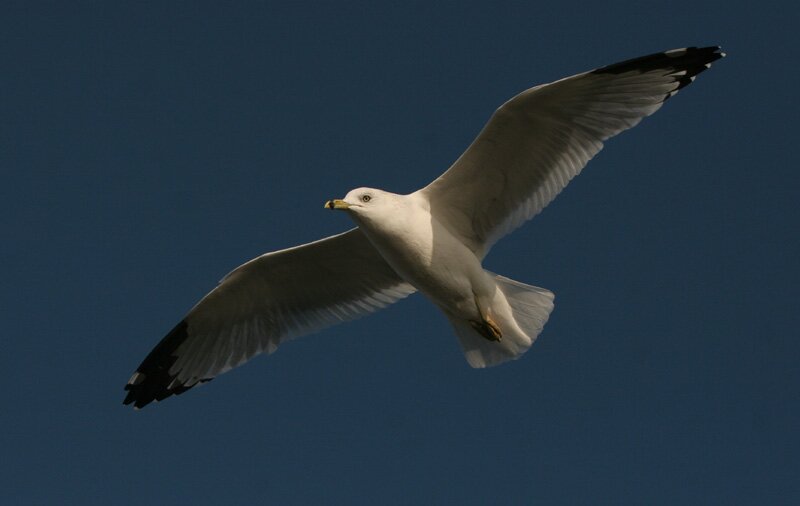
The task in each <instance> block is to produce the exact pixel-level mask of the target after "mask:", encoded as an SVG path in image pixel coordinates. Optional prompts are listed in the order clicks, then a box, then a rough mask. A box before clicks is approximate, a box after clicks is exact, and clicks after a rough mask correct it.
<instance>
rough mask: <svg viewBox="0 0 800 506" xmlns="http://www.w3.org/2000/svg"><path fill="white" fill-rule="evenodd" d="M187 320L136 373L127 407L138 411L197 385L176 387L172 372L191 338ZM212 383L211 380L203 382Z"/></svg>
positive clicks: (146, 359) (130, 387)
mask: <svg viewBox="0 0 800 506" xmlns="http://www.w3.org/2000/svg"><path fill="white" fill-rule="evenodd" d="M187 330H188V324H187V323H186V320H183V321H181V322H180V323H179V324H178V325H176V326H175V328H173V329H172V330H171V331H170V332H169V333H168V334H167V335H166V336H165V337H164V339H162V340H161V341H160V342H159V343H158V345H156V347H155V348H153V351H151V352H150V353H149V354H148V355H147V357H146V358H145V359H144V361H143V362H142V363H141V365H140V366H139V367H138V368H137V369H136V372H135V373H134V374H133V376H131V379H130V380H128V384H127V385H125V390H126V391H127V392H128V394H127V395H126V396H125V400H124V401H122V403H123V404H124V405H129V404H133V407H134V408H136V409H140V408H143V407H145V406H147V405H148V404H150V403H151V402H153V401H160V400H163V399H166V398H167V397H170V396H172V395H180V394H182V393H183V392H185V391H187V390H189V389H190V388H192V387H193V386H194V385H196V384H197V383H193V384H191V385H188V386H187V385H180V384H179V385H173V384H172V383H173V381H174V380H175V375H174V374H170V372H169V370H170V368H171V367H172V365H173V364H174V363H175V360H177V357H176V356H175V355H174V353H175V351H176V350H177V349H178V347H179V346H180V345H181V344H183V342H184V341H186V339H187V338H188V337H189V334H188V332H187ZM207 381H211V378H208V379H203V380H201V381H200V382H201V383H202V382H207Z"/></svg>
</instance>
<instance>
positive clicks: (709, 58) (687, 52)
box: [592, 46, 725, 100]
mask: <svg viewBox="0 0 800 506" xmlns="http://www.w3.org/2000/svg"><path fill="white" fill-rule="evenodd" d="M724 57H725V53H723V52H722V51H721V48H720V47H719V46H707V47H684V48H681V49H673V50H671V51H664V52H662V53H654V54H651V55H647V56H642V57H639V58H633V59H631V60H625V61H623V62H619V63H614V64H612V65H607V66H605V67H601V68H599V69H597V70H594V71H592V73H593V74H624V73H626V72H641V73H644V72H652V71H657V70H665V71H667V73H668V74H674V75H675V80H676V81H677V82H678V87H677V88H675V89H674V90H672V91H671V92H670V93H669V94H667V96H666V97H665V98H664V100H666V99H668V98H669V97H671V96H672V95H674V94H675V93H677V92H678V90H680V89H681V88H684V87H685V86H688V85H689V84H690V83H691V82H692V81H694V78H695V76H697V75H698V74H699V73H701V72H703V71H704V70H706V69H708V68H710V67H711V64H712V63H713V62H715V61H717V60H719V59H720V58H724ZM681 72H683V74H678V73H681Z"/></svg>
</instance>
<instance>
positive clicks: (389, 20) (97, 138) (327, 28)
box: [0, 1, 800, 505]
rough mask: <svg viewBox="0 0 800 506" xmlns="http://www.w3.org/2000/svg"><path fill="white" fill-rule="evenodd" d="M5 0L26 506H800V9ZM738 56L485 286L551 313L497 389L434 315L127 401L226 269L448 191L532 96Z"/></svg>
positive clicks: (394, 314) (18, 462) (328, 334)
mask: <svg viewBox="0 0 800 506" xmlns="http://www.w3.org/2000/svg"><path fill="white" fill-rule="evenodd" d="M750 5H751V4H746V3H740V4H736V3H733V4H732V3H730V2H704V1H700V2H695V3H692V4H687V5H683V6H682V5H678V4H674V3H658V4H649V3H646V2H611V3H591V4H586V5H575V4H573V3H568V4H563V5H562V4H559V3H557V2H554V3H550V4H543V3H538V4H537V3H530V2H519V3H506V2H485V3H451V2H406V3H402V4H399V3H398V4H395V3H391V4H388V3H387V4H384V3H381V2H366V3H356V2H348V3H347V4H346V5H342V4H341V3H333V2H330V3H305V4H303V3H295V4H291V5H288V3H284V2H280V3H275V4H272V3H268V2H267V3H255V2H241V3H236V4H235V5H231V4H230V3H223V2H220V3H209V2H190V3H189V2H187V3H173V4H170V5H165V3H161V2H151V3H145V4H136V5H133V4H131V5H128V4H125V3H121V2H119V3H114V4H112V3H103V2H75V3H72V2H71V3H63V2H53V3H36V2H9V3H6V4H4V9H3V15H2V17H1V18H2V19H1V20H0V23H2V31H0V33H3V44H2V49H0V62H2V65H3V69H4V71H3V77H2V78H0V96H2V100H0V107H2V110H1V111H0V118H1V119H0V167H2V171H3V175H4V177H3V181H4V183H3V184H2V185H0V206H2V208H0V211H2V213H0V216H1V217H0V223H1V224H2V230H3V235H4V237H6V240H5V241H3V244H2V247H1V248H0V255H2V257H0V258H1V259H2V263H3V265H4V266H5V273H4V276H3V277H4V281H3V286H4V289H3V290H2V292H0V294H1V295H0V296H1V297H2V301H0V302H1V303H0V308H1V309H0V311H2V315H3V322H4V326H5V328H6V332H5V336H4V338H3V341H2V343H3V344H2V346H3V353H2V354H0V365H2V369H1V370H2V371H3V372H2V376H1V377H2V379H3V384H4V386H5V388H3V389H2V393H0V401H1V402H2V415H0V428H1V429H2V430H0V437H1V438H2V439H0V442H2V446H3V449H4V451H3V454H4V457H5V458H3V459H2V463H0V484H2V487H0V497H3V498H4V500H3V502H4V503H7V504H47V503H50V504H119V505H124V504H147V503H148V502H149V503H157V504H161V503H175V504H243V503H253V502H255V503H270V504H319V503H328V504H374V503H380V504H411V503H425V502H433V503H439V504H442V503H449V504H488V503H500V504H599V503H606V504H681V503H690V504H755V503H769V504H796V503H797V502H798V501H799V500H800V485H799V484H800V462H799V461H798V455H800V444H799V443H800V438H798V435H797V430H796V429H797V423H798V422H797V420H798V415H800V397H799V396H798V387H800V372H799V371H798V365H797V363H798V356H800V344H798V340H797V329H798V327H800V321H798V320H799V318H798V311H797V306H798V302H799V301H800V300H799V299H798V293H797V286H798V284H799V283H798V282H800V279H798V278H800V276H798V262H797V259H798V258H799V257H800V241H799V240H798V233H797V231H798V230H800V219H799V218H800V216H798V215H799V214H800V213H799V212H798V205H797V196H798V189H800V188H799V187H800V176H798V173H797V164H796V162H795V160H794V157H792V158H791V159H790V155H789V153H790V148H793V147H794V146H792V145H791V144H790V143H792V142H794V141H795V140H796V137H797V133H798V129H797V127H796V120H797V114H796V107H795V105H794V104H795V103H796V100H797V94H796V88H797V85H798V78H797V73H796V71H795V70H794V67H795V63H794V62H796V61H797V60H798V56H800V55H798V44H797V40H796V36H795V31H796V30H795V29H796V27H795V26H794V25H795V23H794V22H793V21H794V20H795V19H797V11H796V9H797V7H796V6H794V5H793V4H790V3H788V2H787V3H785V4H784V5H775V7H774V8H769V9H768V8H766V6H761V7H759V8H758V9H756V7H753V6H750ZM713 44H720V45H722V46H723V48H724V50H725V51H726V52H727V53H728V58H726V59H725V60H722V61H720V62H718V64H716V65H715V66H714V68H713V69H711V70H710V71H708V72H707V73H704V74H703V75H701V76H700V77H699V78H698V79H697V81H696V82H695V83H694V84H693V85H692V86H690V87H689V88H687V89H686V90H684V91H682V92H681V93H680V94H679V95H678V96H677V97H675V98H674V99H673V100H670V101H669V103H667V104H666V106H665V107H664V108H663V109H662V110H660V111H659V112H658V113H656V115H655V116H653V117H651V118H649V119H647V120H645V121H644V122H643V123H642V124H640V125H639V126H638V127H636V128H635V129H634V130H632V131H629V132H627V133H625V134H623V135H621V136H620V137H618V138H615V139H613V140H612V141H610V142H609V143H608V144H607V146H606V149H605V150H604V151H603V152H602V153H601V154H600V155H599V156H598V157H597V158H596V159H595V160H594V161H592V162H591V163H590V164H589V166H588V167H587V169H586V170H585V171H584V172H583V173H582V174H581V175H580V176H579V177H578V178H577V179H575V180H574V181H573V182H572V183H571V184H570V186H569V187H568V188H567V189H566V190H565V191H564V192H563V193H562V194H561V195H560V196H559V198H557V199H556V200H555V202H554V203H553V204H551V205H550V206H549V207H548V208H547V209H546V210H545V211H544V212H543V213H542V214H541V215H539V216H538V217H537V218H536V219H535V220H533V221H532V222H530V223H529V224H527V225H526V226H525V227H523V228H522V229H520V230H518V231H517V232H515V233H514V234H513V235H512V236H509V237H507V238H505V239H504V240H503V241H501V242H500V243H498V244H497V245H496V246H495V248H494V249H493V250H492V253H491V255H490V256H489V257H488V258H487V260H486V263H485V265H486V267H487V268H488V269H490V270H492V271H495V272H500V273H502V274H504V275H506V276H508V277H511V278H513V279H518V280H520V281H523V282H527V283H531V284H535V285H538V286H543V287H546V288H548V289H550V290H552V291H554V292H555V293H556V309H555V311H554V313H553V315H552V317H551V319H550V322H549V323H548V324H547V326H546V327H545V330H544V332H543V334H542V336H541V337H540V339H539V340H538V341H537V342H536V344H535V345H534V346H533V348H532V349H531V350H530V351H529V352H528V354H527V355H526V356H525V357H524V358H522V359H521V360H519V361H517V362H514V363H512V364H508V365H505V366H501V367H498V368H493V369H490V370H484V371H476V370H472V369H471V368H469V367H468V366H467V364H466V362H465V361H464V359H463V357H462V356H461V352H460V351H459V349H458V345H457V342H456V338H455V336H454V335H453V334H452V332H451V330H450V328H449V325H448V323H447V321H446V319H445V318H444V317H442V316H441V315H440V314H439V313H438V312H437V310H435V309H434V308H433V307H432V306H431V305H430V304H429V303H427V302H426V301H425V300H424V299H423V298H422V297H421V296H415V297H412V298H410V299H408V300H406V301H403V302H401V303H399V304H397V305H395V306H393V307H391V308H389V309H387V310H385V311H383V312H381V313H378V314H376V315H373V316H370V317H369V318H366V319H362V320H359V321H356V322H352V323H349V324H346V325H341V326H338V327H335V328H332V329H329V330H327V331H325V332H323V333H321V334H317V335H313V336H308V337H305V338H303V339H300V340H297V341H295V342H292V343H289V344H287V345H285V346H283V347H282V348H281V349H280V350H279V351H278V352H277V353H276V354H274V355H272V356H269V357H259V358H256V359H255V360H253V361H252V362H250V363H248V364H247V365H246V366H244V367H242V368H240V369H237V370H235V371H233V372H231V373H228V374H226V375H224V376H222V377H220V378H218V379H217V380H215V381H213V382H211V383H209V384H208V385H206V386H203V387H202V388H198V389H194V390H192V391H191V392H189V393H187V394H185V395H183V396H181V397H178V398H173V399H169V400H168V401H165V402H163V403H160V404H157V405H154V406H149V407H148V408H147V409H145V410H142V411H139V412H134V411H133V410H131V409H129V408H126V407H123V406H122V404H121V402H122V399H123V390H122V388H123V386H124V384H125V382H126V380H127V379H128V377H129V376H130V374H131V373H132V372H133V370H134V369H135V367H136V366H137V365H138V364H139V362H140V361H141V360H142V358H144V356H145V355H146V354H147V352H148V351H149V350H150V349H151V348H152V347H153V346H154V345H155V344H156V343H157V342H158V340H159V339H160V338H161V337H162V336H163V335H164V334H165V333H166V332H167V331H168V330H169V329H170V328H171V327H172V326H173V325H174V324H175V323H176V322H177V321H179V319H180V318H181V317H182V316H183V314H184V313H185V312H186V311H187V310H188V309H189V308H190V307H191V306H192V305H193V304H194V303H195V302H196V301H197V300H198V299H199V298H200V297H201V296H202V295H204V294H205V293H206V292H207V291H208V290H210V289H211V288H212V287H213V286H214V285H215V283H216V281H217V280H218V279H219V278H221V277H222V276H223V275H224V274H225V273H226V272H228V271H229V270H230V269H232V268H233V267H235V266H237V265H239V264H240V263H242V262H244V261H246V260H248V259H250V258H252V257H254V256H256V255H258V254H260V253H262V252H265V251H271V250H275V249H280V248H283V247H287V246H291V245H295V244H300V243H304V242H308V241H310V240H314V239H317V238H319V237H322V236H325V235H329V234H332V233H336V232H339V231H342V230H345V229H346V228H349V227H350V226H351V224H350V222H349V221H348V220H347V218H346V216H344V215H341V214H336V213H330V212H327V211H325V210H324V209H323V208H322V204H323V202H324V201H325V200H326V199H328V198H331V197H340V196H342V195H344V194H345V193H346V191H347V190H349V189H351V188H353V187H356V186H362V185H369V186H376V187H381V188H385V189H387V190H391V191H395V192H408V191H412V190H414V189H416V188H418V187H420V186H423V185H424V184H426V183H427V182H429V181H430V180H431V179H433V178H434V177H436V176H437V175H439V174H440V173H441V172H442V171H443V170H444V169H446V168H447V167H448V166H449V164H450V163H451V162H452V161H453V160H455V158H456V157H457V156H458V155H459V154H460V153H461V151H462V150H463V149H464V148H465V147H466V146H467V145H468V144H469V142H470V141H471V140H472V138H473V137H474V136H475V135H476V134H477V132H478V131H479V129H480V128H481V126H482V125H483V123H484V122H485V121H486V119H488V117H489V115H490V114H491V112H492V111H493V110H494V109H495V108H496V107H497V106H498V105H499V104H500V103H502V102H503V101H504V100H506V99H508V98H510V97H511V96H512V95H514V94H515V93H517V92H519V91H521V90H523V89H525V88H527V87H530V86H532V85H535V84H539V83H543V82H548V81H552V80H555V79H558V78H561V77H564V76H567V75H571V74H574V73H577V72H580V71H584V70H588V69H591V68H595V67H598V66H602V65H605V64H609V63H614V62H616V61H619V60H623V59H627V58H630V57H635V56H640V55H644V54H648V53H652V52H656V51H661V50H665V49H671V48H675V47H682V46H686V45H713Z"/></svg>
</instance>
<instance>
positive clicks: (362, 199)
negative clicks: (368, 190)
mask: <svg viewBox="0 0 800 506" xmlns="http://www.w3.org/2000/svg"><path fill="white" fill-rule="evenodd" d="M370 200H372V196H371V195H362V196H361V202H365V203H366V202H369V201H370Z"/></svg>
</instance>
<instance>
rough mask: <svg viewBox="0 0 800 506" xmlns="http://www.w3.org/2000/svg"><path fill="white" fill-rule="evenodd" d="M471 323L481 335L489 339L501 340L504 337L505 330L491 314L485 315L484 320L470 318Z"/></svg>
mask: <svg viewBox="0 0 800 506" xmlns="http://www.w3.org/2000/svg"><path fill="white" fill-rule="evenodd" d="M469 323H470V325H472V328H473V329H475V330H477V331H478V333H479V334H480V335H482V336H483V337H485V338H486V339H488V340H489V341H500V340H501V339H503V332H502V331H501V330H500V327H498V326H497V324H496V323H495V322H494V320H492V317H491V316H489V315H486V316H484V317H483V321H476V320H470V321H469Z"/></svg>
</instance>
